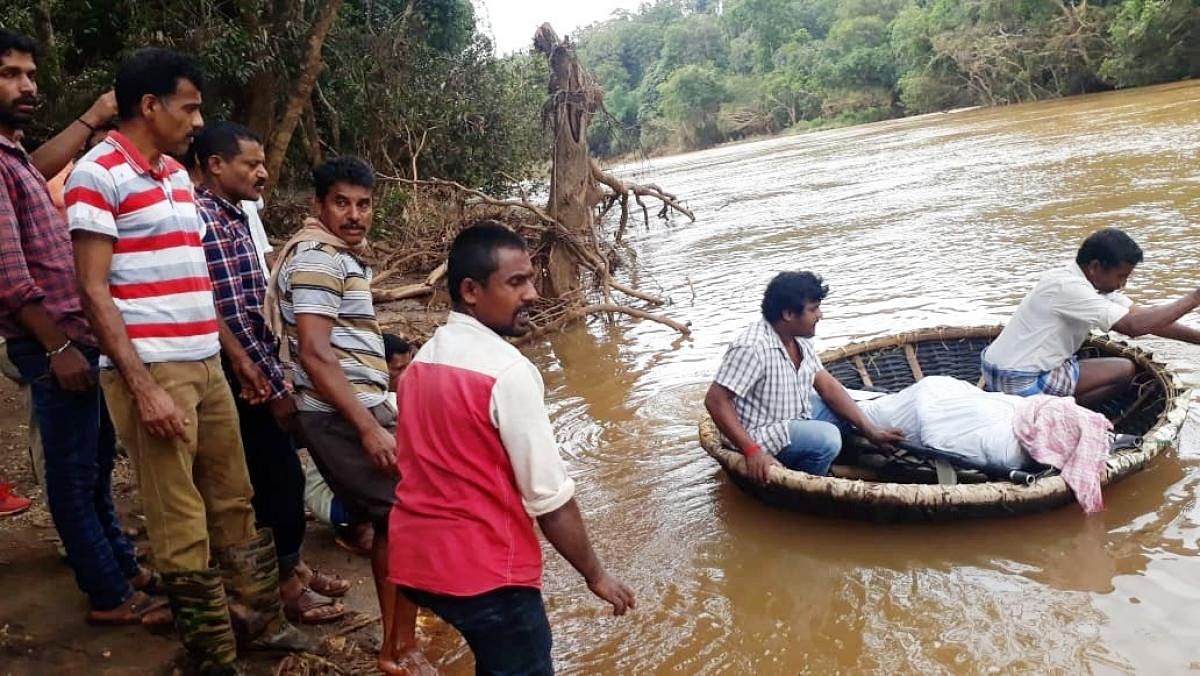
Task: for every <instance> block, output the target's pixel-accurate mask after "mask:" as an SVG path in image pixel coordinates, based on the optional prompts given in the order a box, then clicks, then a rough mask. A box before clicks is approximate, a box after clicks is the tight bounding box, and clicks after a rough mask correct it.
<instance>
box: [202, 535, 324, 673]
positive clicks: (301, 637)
mask: <svg viewBox="0 0 1200 676" xmlns="http://www.w3.org/2000/svg"><path fill="white" fill-rule="evenodd" d="M213 555H214V556H215V557H216V559H217V564H218V565H219V566H220V567H221V574H222V575H223V576H224V578H225V589H226V590H227V591H228V592H229V595H230V596H232V597H233V600H232V602H231V603H230V613H231V614H232V616H233V622H234V626H235V627H236V628H237V629H238V639H239V641H238V642H239V644H240V645H242V646H243V647H244V648H246V649H247V650H278V651H284V652H309V653H319V652H320V650H321V644H320V642H319V641H318V640H317V639H315V638H313V637H311V636H308V635H307V634H305V633H304V632H302V631H300V630H299V629H297V628H295V627H294V626H292V624H291V623H290V622H288V621H287V618H286V617H284V615H283V601H282V600H281V599H280V598H279V561H278V559H277V558H276V554H275V538H274V536H273V535H272V534H271V531H270V529H267V528H264V529H261V530H259V531H258V533H257V535H255V536H254V537H253V538H251V539H250V540H248V541H246V542H243V543H241V544H236V545H230V546H228V547H214V548H213Z"/></svg>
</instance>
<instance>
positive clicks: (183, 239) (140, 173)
mask: <svg viewBox="0 0 1200 676" xmlns="http://www.w3.org/2000/svg"><path fill="white" fill-rule="evenodd" d="M66 204H67V224H68V227H69V228H70V229H71V231H72V232H75V231H86V232H94V233H99V234H101V235H107V236H109V237H111V238H113V239H114V240H115V242H114V244H113V259H112V268H111V270H110V271H109V276H108V284H109V290H110V291H111V293H112V297H113V302H114V303H116V306H117V310H119V311H120V312H121V316H122V317H123V318H124V320H125V327H126V332H127V333H128V335H129V339H130V340H131V341H132V342H133V346H134V348H135V349H136V350H137V353H138V356H139V357H140V358H141V360H142V361H143V362H146V363H155V362H180V361H199V360H202V359H207V358H209V357H211V356H213V355H215V354H217V352H218V351H219V350H220V343H219V342H218V340H217V316H216V309H215V307H214V305H213V290H212V282H211V281H210V280H209V277H208V263H207V261H206V259H205V256H204V245H203V244H202V240H203V239H204V224H203V222H202V221H201V220H200V218H199V216H198V215H197V213H196V205H195V202H194V198H193V194H192V181H191V179H190V178H188V174H187V171H186V170H185V169H184V168H183V165H181V164H179V163H178V162H176V161H175V160H173V159H171V158H170V157H167V156H166V155H164V156H163V157H162V159H161V160H160V161H159V164H158V166H157V167H151V166H150V164H149V163H148V162H147V161H146V159H145V157H143V156H142V154H141V153H140V152H139V151H138V149H137V148H136V147H134V145H133V144H132V143H131V142H130V141H129V139H127V138H125V137H124V136H122V135H121V134H120V133H119V132H115V131H114V132H111V133H110V134H109V135H108V138H106V139H105V140H104V141H103V142H101V143H99V144H97V145H96V147H94V148H92V149H91V150H90V151H88V153H87V154H86V155H84V156H83V158H82V159H80V160H79V162H78V163H76V164H75V170H74V171H72V172H71V176H70V178H69V179H67V192H66ZM105 363H106V365H107V363H108V362H107V360H105Z"/></svg>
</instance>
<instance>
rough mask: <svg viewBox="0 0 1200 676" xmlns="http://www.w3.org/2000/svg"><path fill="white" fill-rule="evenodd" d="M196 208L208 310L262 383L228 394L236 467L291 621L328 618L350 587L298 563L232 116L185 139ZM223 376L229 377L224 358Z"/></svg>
mask: <svg viewBox="0 0 1200 676" xmlns="http://www.w3.org/2000/svg"><path fill="white" fill-rule="evenodd" d="M190 155H191V157H190V159H191V160H192V161H193V162H194V164H195V166H194V167H193V168H192V169H193V175H198V176H199V177H200V179H201V182H200V184H199V185H198V186H197V187H196V209H197V211H198V212H199V214H200V218H201V219H202V220H203V221H204V224H205V226H207V227H206V233H205V236H204V254H205V257H206V258H207V259H208V271H209V275H210V276H211V277H212V283H213V295H214V296H215V297H216V303H217V309H218V310H219V311H220V312H221V316H222V317H223V318H224V319H225V323H226V324H228V325H229V328H230V330H231V331H232V332H233V334H234V336H236V337H237V339H238V342H239V343H241V345H242V347H243V348H244V349H245V350H246V354H248V355H249V356H250V358H251V359H253V360H254V362H255V363H256V364H257V365H258V367H259V369H261V370H262V372H263V375H264V376H266V378H267V380H268V381H269V382H270V385H271V395H270V399H269V401H267V402H266V403H260V404H254V403H250V402H248V401H245V400H243V399H238V400H237V409H238V426H239V427H240V431H241V434H242V445H243V447H244V448H245V451H246V467H247V468H248V469H249V470H250V483H251V485H253V486H254V498H253V504H254V513H255V515H256V516H257V517H258V522H259V525H260V526H263V527H268V528H271V529H272V531H274V534H275V547H276V550H277V553H278V556H279V579H280V586H279V592H280V595H281V596H282V597H283V604H284V609H285V610H286V611H287V614H288V617H289V618H290V619H291V620H292V621H294V622H305V623H320V622H330V621H333V620H337V619H339V618H341V617H342V616H343V615H345V614H346V609H345V607H344V606H342V605H341V604H340V603H337V602H335V601H334V600H333V599H332V598H330V597H331V596H342V595H344V594H345V593H346V592H348V591H350V582H349V581H348V580H343V579H340V578H338V577H337V576H335V575H329V574H326V573H320V572H318V571H314V570H313V569H311V568H309V567H308V566H306V565H304V564H303V563H302V562H301V556H300V546H301V543H302V542H303V540H304V531H305V518H304V470H303V468H302V467H301V466H300V458H299V456H298V455H297V454H296V447H295V446H294V445H293V443H292V437H291V434H290V432H291V431H292V430H293V428H294V426H295V415H296V402H295V400H294V399H293V398H292V392H291V388H290V386H289V385H288V383H287V382H286V381H285V379H284V372H283V364H281V363H280V361H279V356H278V355H279V339H278V338H277V337H276V336H275V335H274V334H273V333H271V330H270V329H269V328H267V324H266V320H265V319H264V315H263V301H264V299H265V297H266V293H267V278H266V276H265V275H264V274H263V271H262V264H261V262H260V261H259V257H258V251H257V249H256V248H255V246H254V240H253V237H252V235H251V233H250V225H249V221H248V215H247V214H246V212H245V211H243V210H242V207H241V206H240V204H242V203H244V202H243V201H248V202H254V201H256V200H258V199H259V197H260V196H261V194H262V188H263V186H264V185H266V181H267V170H266V166H265V155H264V154H263V145H262V140H261V139H260V138H259V136H258V135H257V134H256V133H254V132H253V131H252V130H250V129H247V128H246V127H243V126H242V125H240V124H236V123H233V122H209V123H208V124H207V125H205V126H204V128H203V129H202V130H201V131H200V133H199V134H198V135H197V136H196V139H195V141H194V142H193V143H192V148H191V153H190ZM226 377H227V378H228V380H229V382H230V384H231V385H236V384H237V379H236V376H235V375H234V374H233V373H232V372H231V371H230V370H229V367H228V365H226Z"/></svg>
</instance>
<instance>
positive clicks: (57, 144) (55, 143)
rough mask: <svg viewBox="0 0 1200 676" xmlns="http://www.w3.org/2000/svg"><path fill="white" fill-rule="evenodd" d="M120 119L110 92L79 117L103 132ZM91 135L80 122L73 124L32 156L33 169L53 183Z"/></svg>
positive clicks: (113, 95) (112, 94)
mask: <svg viewBox="0 0 1200 676" xmlns="http://www.w3.org/2000/svg"><path fill="white" fill-rule="evenodd" d="M116 115H117V97H116V95H115V94H114V93H113V92H111V91H110V92H105V93H104V94H101V95H100V98H98V99H96V102H95V103H93V104H92V107H91V108H88V109H87V110H86V111H85V112H84V113H83V115H80V116H79V119H81V120H83V121H84V122H86V123H88V124H90V125H91V126H92V128H93V129H99V128H100V127H102V126H104V125H105V124H107V123H108V122H109V121H110V120H112V118H114V117H116ZM91 135H92V130H91V129H88V128H87V127H86V126H84V125H82V124H80V123H79V120H72V121H71V124H69V125H67V128H66V129H63V130H62V131H60V132H58V134H57V135H55V137H54V138H52V139H50V140H49V141H46V142H45V143H43V144H42V145H40V146H38V148H37V150H35V151H33V152H32V153H30V154H29V159H30V161H32V162H33V166H35V167H37V170H38V172H39V173H40V174H41V175H42V176H44V177H45V178H46V180H47V181H49V180H50V179H52V178H54V176H55V175H56V174H58V172H60V171H62V170H63V167H65V166H67V163H68V162H70V161H71V159H72V158H73V157H75V154H76V153H78V152H79V149H80V148H82V147H83V145H84V144H85V143H87V140H88V137H90V136H91Z"/></svg>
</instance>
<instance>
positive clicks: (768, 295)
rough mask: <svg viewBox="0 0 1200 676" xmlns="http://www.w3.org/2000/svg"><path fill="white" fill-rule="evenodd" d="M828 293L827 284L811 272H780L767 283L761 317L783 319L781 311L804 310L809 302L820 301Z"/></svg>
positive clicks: (768, 319)
mask: <svg viewBox="0 0 1200 676" xmlns="http://www.w3.org/2000/svg"><path fill="white" fill-rule="evenodd" d="M827 295H829V286H828V285H826V284H825V283H824V281H823V280H822V279H821V276H820V275H817V274H814V273H812V272H808V271H807V270H806V271H803V272H781V273H779V274H777V275H775V278H774V279H772V280H771V281H770V283H769V284H767V290H766V291H765V292H764V293H763V300H762V314H763V319H766V320H767V321H769V322H774V321H778V320H780V319H783V311H784V310H791V311H793V312H804V306H805V305H808V304H809V303H820V302H821V301H823V300H825V296H827Z"/></svg>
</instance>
